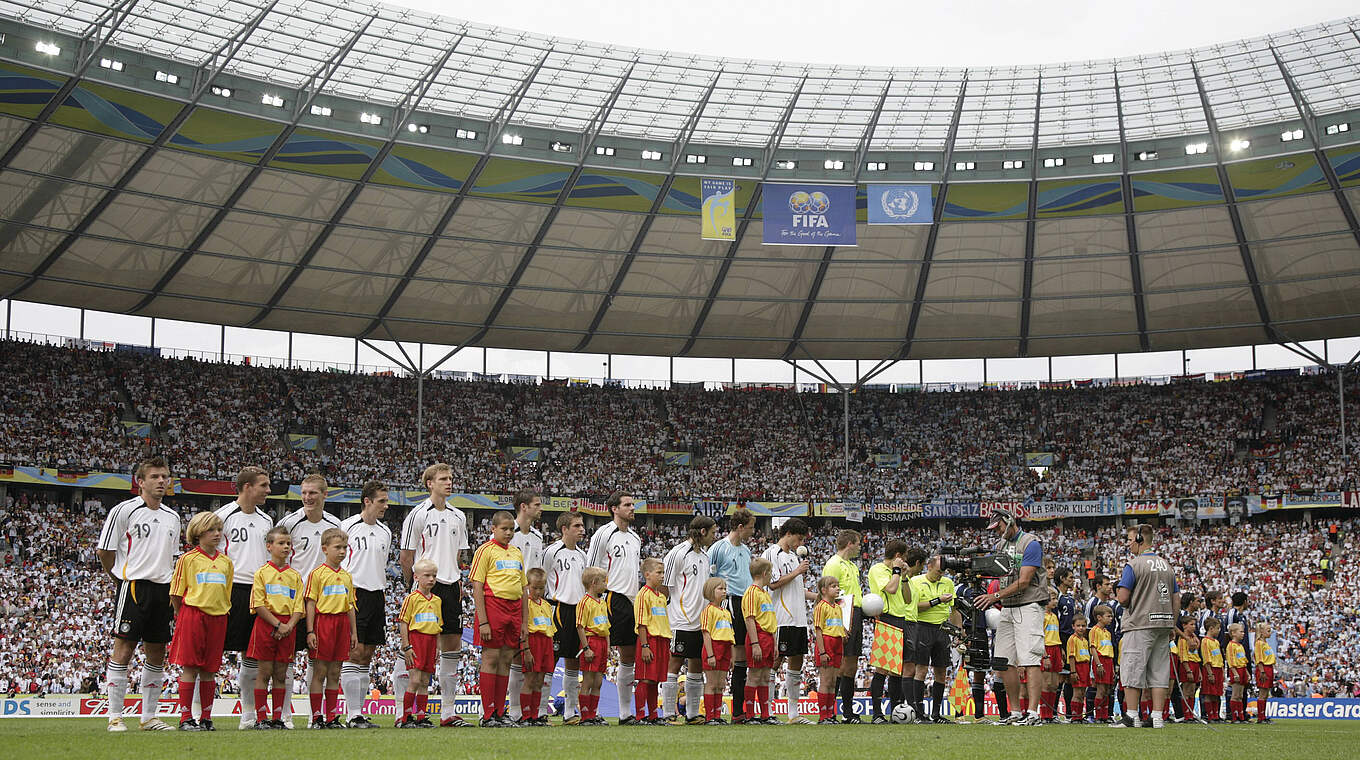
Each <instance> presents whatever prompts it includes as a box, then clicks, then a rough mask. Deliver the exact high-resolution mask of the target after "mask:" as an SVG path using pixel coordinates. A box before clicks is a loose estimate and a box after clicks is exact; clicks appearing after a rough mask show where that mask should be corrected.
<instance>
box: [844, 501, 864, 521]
mask: <svg viewBox="0 0 1360 760" xmlns="http://www.w3.org/2000/svg"><path fill="white" fill-rule="evenodd" d="M845 520H846V522H852V523H862V522H864V503H863V502H859V501H847V502H845Z"/></svg>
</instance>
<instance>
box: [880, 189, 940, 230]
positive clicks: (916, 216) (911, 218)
mask: <svg viewBox="0 0 1360 760" xmlns="http://www.w3.org/2000/svg"><path fill="white" fill-rule="evenodd" d="M866 193H867V195H868V211H869V224H931V223H933V222H934V221H935V202H934V199H933V198H931V195H930V185H868V186H867V187H866Z"/></svg>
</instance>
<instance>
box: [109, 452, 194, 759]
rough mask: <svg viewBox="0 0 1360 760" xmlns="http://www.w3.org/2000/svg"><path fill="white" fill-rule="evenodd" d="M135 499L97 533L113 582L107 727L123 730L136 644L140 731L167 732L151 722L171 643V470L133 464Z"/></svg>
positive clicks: (174, 529)
mask: <svg viewBox="0 0 1360 760" xmlns="http://www.w3.org/2000/svg"><path fill="white" fill-rule="evenodd" d="M136 478H137V490H138V494H139V495H138V496H136V497H135V498H132V499H128V500H127V501H125V502H123V503H122V504H119V505H118V506H116V507H114V508H113V509H112V510H110V511H109V516H108V517H107V518H106V519H105V520H104V528H103V530H101V531H100V532H99V543H98V544H97V546H96V550H97V551H98V554H99V564H100V565H102V566H103V568H104V572H106V573H108V574H109V575H110V576H111V577H112V578H113V581H114V589H115V590H114V598H115V599H116V600H117V601H116V602H115V604H116V606H115V608H114V613H113V631H112V633H113V651H112V652H110V653H109V667H108V670H107V682H108V687H109V730H110V731H113V732H115V733H118V732H122V731H126V730H127V726H126V725H124V724H123V706H124V704H125V703H126V702H127V688H128V663H129V662H131V661H132V655H133V653H134V652H136V650H137V642H138V641H140V642H142V652H143V654H145V656H146V664H145V665H144V666H143V668H142V719H141V728H142V730H143V731H168V730H170V726H169V725H168V724H166V723H165V722H163V721H161V720H160V719H159V718H157V717H156V707H157V705H158V704H159V703H160V696H161V686H162V685H164V683H165V645H166V643H168V642H169V641H170V621H171V619H173V618H174V612H173V610H172V609H171V607H170V578H171V576H172V575H174V572H175V565H174V560H175V554H176V552H177V551H178V549H179V547H180V522H179V515H178V514H176V513H175V511H174V510H172V509H170V507H168V506H166V505H164V504H162V503H161V500H162V499H164V498H165V492H166V490H168V489H169V487H170V467H169V465H167V464H166V463H165V460H164V459H162V458H160V457H152V458H150V459H146V460H143V461H142V462H140V463H139V464H138V465H137V472H136Z"/></svg>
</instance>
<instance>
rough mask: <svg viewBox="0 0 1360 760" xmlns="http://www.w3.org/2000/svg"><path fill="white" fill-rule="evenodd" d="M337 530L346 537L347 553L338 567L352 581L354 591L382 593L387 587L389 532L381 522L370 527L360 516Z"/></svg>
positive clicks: (351, 518)
mask: <svg viewBox="0 0 1360 760" xmlns="http://www.w3.org/2000/svg"><path fill="white" fill-rule="evenodd" d="M340 528H341V529H342V530H344V531H345V533H347V534H349V554H346V555H345V561H344V562H342V563H340V567H341V568H343V569H344V570H346V571H347V572H349V574H350V575H351V576H352V577H353V578H354V587H355V588H361V589H364V590H365V591H382V590H383V589H384V588H386V586H387V560H388V558H389V557H391V555H392V529H391V528H389V527H387V524H386V523H384V522H383V521H382V520H377V521H375V522H374V523H373V524H372V525H369V524H368V523H366V522H364V518H363V515H362V514H359V515H354V516H353V517H350V518H348V519H346V520H345V521H344V522H343V523H341V525H340Z"/></svg>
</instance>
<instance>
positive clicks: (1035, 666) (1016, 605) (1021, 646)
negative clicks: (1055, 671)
mask: <svg viewBox="0 0 1360 760" xmlns="http://www.w3.org/2000/svg"><path fill="white" fill-rule="evenodd" d="M987 529H988V530H994V531H996V532H997V535H998V536H999V540H998V541H997V542H996V547H995V550H996V552H997V553H998V554H1002V555H1005V556H1007V557H1009V558H1010V564H1011V570H1010V574H1008V575H1007V576H1006V577H1005V578H1003V579H1002V580H1001V584H1000V585H1001V588H1000V589H999V590H998V591H996V592H995V593H989V594H983V595H982V596H980V597H978V600H977V604H978V606H979V607H981V608H982V609H986V608H987V607H989V606H991V604H992V603H993V602H996V601H1000V602H1001V622H1000V623H999V624H998V625H997V628H996V639H995V642H994V652H993V654H994V656H995V658H996V659H1004V660H1005V663H1004V664H1003V665H1002V667H1000V668H998V670H1001V678H1002V680H1004V681H1005V682H1006V693H1007V694H1010V695H1011V696H1012V698H1016V696H1017V695H1019V694H1020V691H1019V689H1020V672H1019V671H1018V670H1016V668H1024V669H1025V677H1026V681H1027V683H1026V687H1027V694H1028V697H1029V701H1028V711H1027V712H1026V713H1025V714H1024V715H1021V714H1020V713H1019V712H1016V711H1014V710H1012V711H1011V713H1010V715H1008V716H1006V717H1004V718H1002V720H1001V721H1000V722H1001V724H1003V725H1005V724H1011V725H1019V726H1040V725H1043V720H1042V719H1040V718H1039V712H1038V710H1039V694H1040V681H1041V680H1042V676H1041V675H1040V670H1039V663H1040V662H1041V661H1042V660H1043V656H1044V605H1046V604H1047V603H1048V573H1047V572H1045V570H1044V550H1043V545H1042V544H1040V543H1039V537H1038V536H1036V535H1034V534H1033V533H1029V532H1026V531H1022V530H1020V523H1019V522H1018V521H1017V520H1016V518H1015V515H1014V514H1012V513H1010V512H1009V511H1006V510H1004V509H998V510H996V512H995V513H994V515H993V517H992V521H991V523H989V524H988V526H987Z"/></svg>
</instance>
